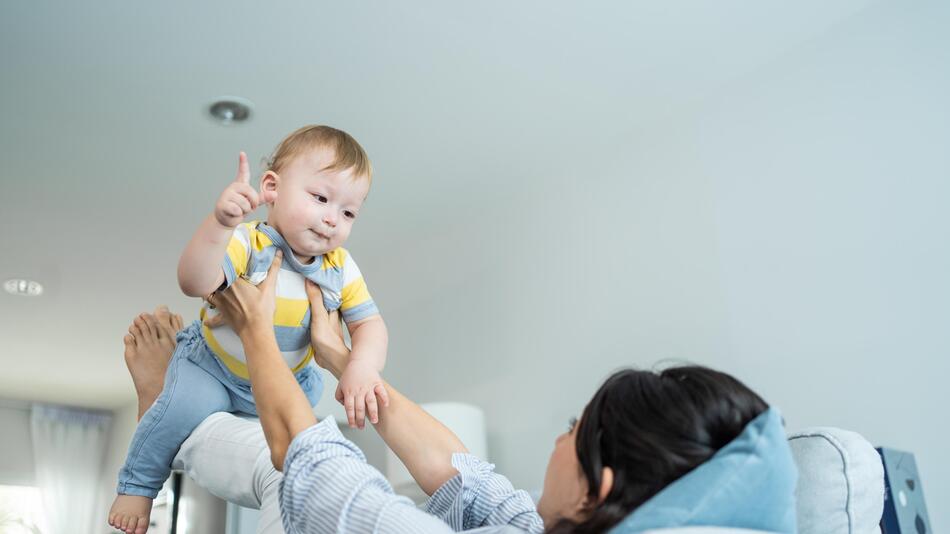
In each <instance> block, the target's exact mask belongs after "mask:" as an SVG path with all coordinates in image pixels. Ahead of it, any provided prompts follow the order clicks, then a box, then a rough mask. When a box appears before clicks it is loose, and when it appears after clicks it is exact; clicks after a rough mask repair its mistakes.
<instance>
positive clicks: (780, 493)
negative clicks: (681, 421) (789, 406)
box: [610, 408, 798, 534]
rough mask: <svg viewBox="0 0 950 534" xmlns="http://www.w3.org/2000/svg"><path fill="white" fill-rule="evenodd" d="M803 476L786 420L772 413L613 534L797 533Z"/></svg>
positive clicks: (628, 519)
mask: <svg viewBox="0 0 950 534" xmlns="http://www.w3.org/2000/svg"><path fill="white" fill-rule="evenodd" d="M797 476H798V473H797V469H796V467H795V462H794V461H793V460H792V453H791V450H790V449H789V446H788V442H787V441H786V438H785V429H784V425H783V424H782V417H781V415H780V414H779V412H778V410H777V409H775V408H769V409H768V410H766V411H765V412H763V413H762V414H760V415H759V416H758V417H756V418H755V419H753V420H752V421H751V422H750V423H749V424H748V425H746V427H745V429H743V431H742V433H741V434H739V436H737V437H736V439H734V440H732V441H731V442H729V443H728V444H726V446H725V447H723V448H722V449H720V450H719V451H718V452H716V454H714V455H713V456H712V458H710V459H709V460H707V461H706V462H704V463H703V464H701V465H700V466H699V467H696V468H695V469H693V470H692V471H690V472H689V473H687V474H686V475H684V476H682V477H680V478H679V479H678V480H675V481H673V483H672V484H670V485H669V486H667V487H665V488H663V489H662V490H661V491H660V492H659V493H657V494H656V495H654V496H653V497H652V498H650V500H648V501H647V502H645V503H643V505H641V506H640V507H639V508H637V509H636V510H634V511H633V512H631V514H630V515H629V516H627V518H626V519H624V520H623V521H621V522H620V524H618V525H617V526H616V527H614V528H613V529H612V530H611V531H610V532H611V534H632V533H634V532H643V531H647V530H651V529H661V528H672V527H685V526H713V527H731V528H743V529H752V530H765V531H769V532H781V533H788V534H795V481H796V478H797Z"/></svg>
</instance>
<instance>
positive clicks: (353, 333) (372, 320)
mask: <svg viewBox="0 0 950 534" xmlns="http://www.w3.org/2000/svg"><path fill="white" fill-rule="evenodd" d="M346 326H347V328H348V329H349V331H350V339H351V340H352V341H353V350H352V351H351V352H350V361H365V362H367V363H369V364H370V365H372V366H373V368H374V369H376V371H382V370H383V367H384V366H385V365H386V350H387V348H388V345H389V332H388V331H387V330H386V323H385V322H383V316H382V315H380V314H378V313H377V314H376V315H372V316H370V317H367V318H365V319H360V320H359V321H354V322H352V323H349V324H347V325H346Z"/></svg>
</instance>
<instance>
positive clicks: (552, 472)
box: [538, 421, 588, 527]
mask: <svg viewBox="0 0 950 534" xmlns="http://www.w3.org/2000/svg"><path fill="white" fill-rule="evenodd" d="M576 437H577V424H575V421H571V425H570V429H569V431H568V432H565V433H564V434H561V435H560V436H558V437H557V439H555V440H554V452H552V453H551V458H550V459H549V460H548V469H547V472H546V473H545V474H544V489H543V490H542V492H541V500H540V501H538V513H539V514H540V515H541V519H543V520H544V525H545V527H550V526H551V525H553V524H555V523H556V522H557V521H558V520H559V519H561V518H568V519H573V520H579V519H581V515H582V512H583V510H584V509H585V506H584V505H585V503H586V502H587V489H588V488H587V478H586V477H585V476H584V473H583V471H582V470H581V465H580V462H579V461H578V460H577V449H576V448H575V441H576Z"/></svg>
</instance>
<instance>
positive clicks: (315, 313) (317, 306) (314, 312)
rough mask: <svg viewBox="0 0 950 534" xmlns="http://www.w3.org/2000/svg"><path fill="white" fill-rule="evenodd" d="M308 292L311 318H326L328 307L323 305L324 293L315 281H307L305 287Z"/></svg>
mask: <svg viewBox="0 0 950 534" xmlns="http://www.w3.org/2000/svg"><path fill="white" fill-rule="evenodd" d="M304 287H305V289H306V290H307V299H308V300H310V316H311V317H312V318H313V319H317V318H321V319H323V318H326V317H327V316H328V314H327V307H326V306H324V304H323V291H322V290H321V289H320V286H318V285H317V284H316V283H314V282H313V280H307V283H306V285H305V286H304Z"/></svg>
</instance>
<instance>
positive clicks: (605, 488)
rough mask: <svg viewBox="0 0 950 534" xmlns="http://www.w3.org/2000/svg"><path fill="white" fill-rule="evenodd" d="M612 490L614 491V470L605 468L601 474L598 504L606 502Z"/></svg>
mask: <svg viewBox="0 0 950 534" xmlns="http://www.w3.org/2000/svg"><path fill="white" fill-rule="evenodd" d="M612 489H614V470H613V469H611V468H609V467H605V468H604V470H603V471H602V472H601V473H600V491H599V492H598V495H597V504H600V503H602V502H604V500H605V499H606V498H607V496H608V495H610V490H612Z"/></svg>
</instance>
